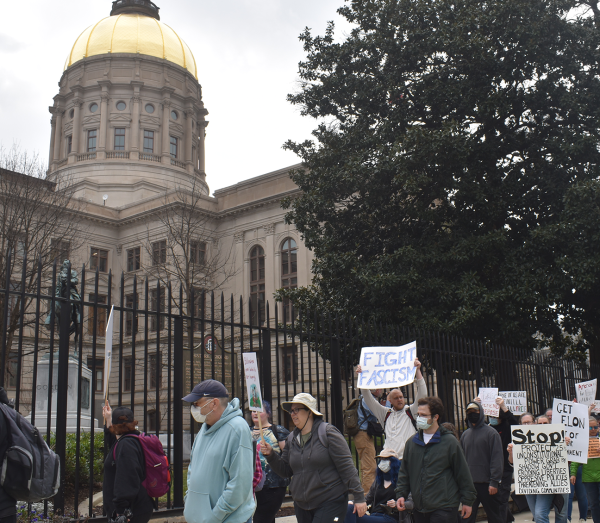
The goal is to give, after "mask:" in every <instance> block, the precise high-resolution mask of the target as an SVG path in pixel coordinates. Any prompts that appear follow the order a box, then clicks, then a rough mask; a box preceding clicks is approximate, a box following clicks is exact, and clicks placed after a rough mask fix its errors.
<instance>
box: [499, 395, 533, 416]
mask: <svg viewBox="0 0 600 523" xmlns="http://www.w3.org/2000/svg"><path fill="white" fill-rule="evenodd" d="M498 396H500V397H501V398H502V399H503V400H504V404H505V405H506V406H507V407H508V410H510V411H511V412H512V413H513V414H516V415H517V416H518V415H521V414H524V413H525V412H527V392H526V391H524V390H511V391H500V392H498Z"/></svg>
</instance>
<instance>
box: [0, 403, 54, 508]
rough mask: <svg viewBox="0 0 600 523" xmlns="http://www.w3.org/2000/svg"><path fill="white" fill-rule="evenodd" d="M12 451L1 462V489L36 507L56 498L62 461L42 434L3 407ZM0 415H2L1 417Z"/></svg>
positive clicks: (12, 410)
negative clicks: (44, 501)
mask: <svg viewBox="0 0 600 523" xmlns="http://www.w3.org/2000/svg"><path fill="white" fill-rule="evenodd" d="M0 412H1V413H2V414H4V419H5V420H6V425H7V429H8V441H9V447H8V449H7V450H6V453H5V454H4V457H3V458H2V469H1V470H0V486H2V488H3V489H4V491H5V492H6V493H7V494H8V495H9V496H11V497H13V498H15V499H17V500H18V501H26V502H28V503H37V502H38V501H42V500H44V499H48V498H51V497H54V496H55V495H56V493H57V492H58V488H59V487H60V460H59V458H58V456H57V455H56V454H55V453H54V452H52V451H51V450H50V449H49V448H48V445H47V444H46V442H45V441H44V438H43V437H42V435H41V434H40V431H39V430H38V429H36V428H35V427H34V426H33V425H32V424H31V423H29V422H28V421H27V420H26V419H25V418H24V417H23V416H21V414H19V413H18V412H17V411H16V410H14V409H11V408H10V407H8V406H7V405H5V404H3V403H0ZM2 414H0V415H2Z"/></svg>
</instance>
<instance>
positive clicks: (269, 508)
mask: <svg viewBox="0 0 600 523" xmlns="http://www.w3.org/2000/svg"><path fill="white" fill-rule="evenodd" d="M285 490H286V487H277V488H264V489H262V490H259V491H258V492H257V493H256V512H254V516H253V517H252V521H254V523H275V514H277V512H278V511H279V509H280V508H281V504H282V503H283V498H285Z"/></svg>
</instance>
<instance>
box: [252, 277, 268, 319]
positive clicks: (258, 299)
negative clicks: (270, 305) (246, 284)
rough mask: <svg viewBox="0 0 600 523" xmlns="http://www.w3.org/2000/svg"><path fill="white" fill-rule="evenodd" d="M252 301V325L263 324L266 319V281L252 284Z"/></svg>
mask: <svg viewBox="0 0 600 523" xmlns="http://www.w3.org/2000/svg"><path fill="white" fill-rule="evenodd" d="M250 302H251V305H252V317H251V318H250V321H251V325H263V324H264V323H265V319H266V318H265V316H266V313H265V284H264V283H258V284H256V285H250Z"/></svg>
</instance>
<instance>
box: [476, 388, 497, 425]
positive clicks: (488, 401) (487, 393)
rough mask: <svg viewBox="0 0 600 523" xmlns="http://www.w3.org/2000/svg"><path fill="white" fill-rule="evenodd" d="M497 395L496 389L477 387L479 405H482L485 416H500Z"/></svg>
mask: <svg viewBox="0 0 600 523" xmlns="http://www.w3.org/2000/svg"><path fill="white" fill-rule="evenodd" d="M497 397H498V389H494V388H485V387H482V388H480V389H479V399H480V400H481V406H482V407H483V413H484V414H485V415H486V416H493V417H494V418H497V417H498V416H500V407H498V404H497V403H496V398H497Z"/></svg>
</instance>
